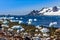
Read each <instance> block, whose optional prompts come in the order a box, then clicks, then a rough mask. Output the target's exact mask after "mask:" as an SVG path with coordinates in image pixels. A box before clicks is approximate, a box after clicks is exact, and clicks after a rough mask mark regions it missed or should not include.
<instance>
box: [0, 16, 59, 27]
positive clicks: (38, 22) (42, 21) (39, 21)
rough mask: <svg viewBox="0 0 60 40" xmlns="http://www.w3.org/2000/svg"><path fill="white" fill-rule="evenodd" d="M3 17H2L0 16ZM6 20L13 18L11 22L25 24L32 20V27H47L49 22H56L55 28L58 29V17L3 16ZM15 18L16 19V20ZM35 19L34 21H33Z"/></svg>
mask: <svg viewBox="0 0 60 40" xmlns="http://www.w3.org/2000/svg"><path fill="white" fill-rule="evenodd" d="M0 17H3V16H0ZM5 17H7V18H9V17H14V18H13V19H11V20H21V21H23V23H25V24H27V22H28V19H32V23H31V24H32V25H35V26H36V25H45V26H49V24H50V23H51V22H57V25H55V27H59V28H60V16H5ZM16 18H17V19H16ZM34 19H36V21H34Z"/></svg>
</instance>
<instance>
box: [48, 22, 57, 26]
mask: <svg viewBox="0 0 60 40" xmlns="http://www.w3.org/2000/svg"><path fill="white" fill-rule="evenodd" d="M53 25H57V22H51V23H50V24H49V27H51V26H53Z"/></svg>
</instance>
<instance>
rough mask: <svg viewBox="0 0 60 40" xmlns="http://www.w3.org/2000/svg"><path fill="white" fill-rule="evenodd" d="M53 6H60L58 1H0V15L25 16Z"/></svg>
mask: <svg viewBox="0 0 60 40" xmlns="http://www.w3.org/2000/svg"><path fill="white" fill-rule="evenodd" d="M53 6H60V0H0V15H1V14H2V15H8V14H11V15H26V14H28V13H29V12H31V11H32V10H40V9H42V8H43V7H53Z"/></svg>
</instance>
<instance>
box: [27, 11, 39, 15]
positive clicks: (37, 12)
mask: <svg viewBox="0 0 60 40" xmlns="http://www.w3.org/2000/svg"><path fill="white" fill-rule="evenodd" d="M28 15H34V16H36V15H39V11H38V10H33V11H31V12H30V13H29V14H28Z"/></svg>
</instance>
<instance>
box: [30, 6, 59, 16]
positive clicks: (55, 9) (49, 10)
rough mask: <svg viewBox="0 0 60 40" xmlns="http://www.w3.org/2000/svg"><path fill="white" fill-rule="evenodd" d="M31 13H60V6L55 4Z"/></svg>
mask: <svg viewBox="0 0 60 40" xmlns="http://www.w3.org/2000/svg"><path fill="white" fill-rule="evenodd" d="M29 15H60V7H57V6H54V7H48V8H42V9H41V10H40V11H38V10H37V11H35V10H33V11H32V12H30V13H29Z"/></svg>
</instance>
